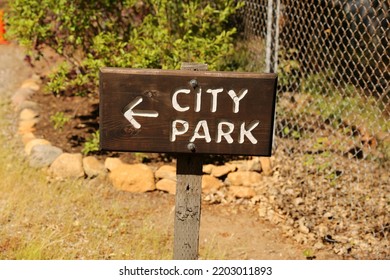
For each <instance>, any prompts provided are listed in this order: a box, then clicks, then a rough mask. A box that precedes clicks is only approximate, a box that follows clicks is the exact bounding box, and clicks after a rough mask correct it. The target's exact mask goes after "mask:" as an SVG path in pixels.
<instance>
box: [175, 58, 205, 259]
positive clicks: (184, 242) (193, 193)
mask: <svg viewBox="0 0 390 280" xmlns="http://www.w3.org/2000/svg"><path fill="white" fill-rule="evenodd" d="M181 69H182V70H192V71H204V70H207V65H205V64H197V63H183V64H182V66H181ZM188 149H189V151H193V152H196V146H195V145H194V144H193V143H189V145H188ZM202 166H203V160H202V156H201V155H196V154H193V155H192V154H180V155H178V157H177V166H176V169H177V171H176V177H177V183H176V201H175V222H174V223H175V224H174V227H175V228H174V240H173V259H175V260H196V259H198V251H199V228H200V214H201V201H202Z"/></svg>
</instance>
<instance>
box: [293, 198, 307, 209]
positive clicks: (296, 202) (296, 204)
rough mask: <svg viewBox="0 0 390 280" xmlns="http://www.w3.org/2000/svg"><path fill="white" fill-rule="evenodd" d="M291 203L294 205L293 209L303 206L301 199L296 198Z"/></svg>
mask: <svg viewBox="0 0 390 280" xmlns="http://www.w3.org/2000/svg"><path fill="white" fill-rule="evenodd" d="M293 203H294V205H295V207H298V206H299V205H301V204H304V203H305V202H304V201H303V199H302V198H301V197H297V198H295V199H294V200H293Z"/></svg>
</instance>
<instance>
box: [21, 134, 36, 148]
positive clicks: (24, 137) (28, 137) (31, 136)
mask: <svg viewBox="0 0 390 280" xmlns="http://www.w3.org/2000/svg"><path fill="white" fill-rule="evenodd" d="M34 139H36V137H35V135H34V133H32V132H27V133H23V134H22V142H23V144H24V145H26V144H27V143H28V142H30V141H31V140H34Z"/></svg>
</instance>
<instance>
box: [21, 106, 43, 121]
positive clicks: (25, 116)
mask: <svg viewBox="0 0 390 280" xmlns="http://www.w3.org/2000/svg"><path fill="white" fill-rule="evenodd" d="M38 116H39V114H38V112H36V111H34V110H32V109H30V108H25V109H23V110H22V111H21V112H20V114H19V120H21V121H26V120H32V119H35V118H37V117H38Z"/></svg>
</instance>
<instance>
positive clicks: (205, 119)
mask: <svg viewBox="0 0 390 280" xmlns="http://www.w3.org/2000/svg"><path fill="white" fill-rule="evenodd" d="M276 80H277V76H276V74H257V73H240V72H215V71H202V72H200V71H199V72H198V71H183V70H182V71H176V70H155V69H123V68H102V69H101V71H100V148H101V149H102V150H108V151H133V152H162V153H196V154H231V155H254V156H270V155H271V148H272V140H273V129H274V113H275V98H276Z"/></svg>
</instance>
